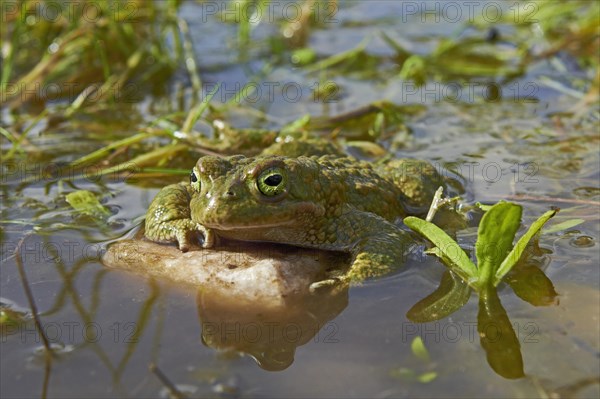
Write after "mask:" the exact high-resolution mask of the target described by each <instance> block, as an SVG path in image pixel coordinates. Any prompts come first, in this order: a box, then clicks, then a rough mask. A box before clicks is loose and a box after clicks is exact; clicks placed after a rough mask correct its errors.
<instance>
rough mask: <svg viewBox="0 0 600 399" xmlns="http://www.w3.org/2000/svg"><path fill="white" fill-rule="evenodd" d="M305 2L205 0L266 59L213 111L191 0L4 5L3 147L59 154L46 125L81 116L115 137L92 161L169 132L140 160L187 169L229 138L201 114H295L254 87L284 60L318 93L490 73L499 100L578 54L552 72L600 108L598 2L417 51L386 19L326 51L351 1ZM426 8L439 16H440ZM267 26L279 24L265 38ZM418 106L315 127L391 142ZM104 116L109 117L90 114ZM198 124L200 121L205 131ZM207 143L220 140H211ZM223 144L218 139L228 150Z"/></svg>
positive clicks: (139, 149) (77, 124)
mask: <svg viewBox="0 0 600 399" xmlns="http://www.w3.org/2000/svg"><path fill="white" fill-rule="evenodd" d="M215 4H216V3H215ZM224 4H225V3H224ZM298 4H299V6H298V17H297V18H293V19H292V18H284V17H283V16H282V15H280V14H276V13H273V12H272V10H273V7H275V5H274V4H270V2H269V1H268V0H261V1H257V2H254V1H249V0H236V1H231V2H229V3H227V7H226V8H218V9H216V10H213V9H212V8H209V6H206V8H205V9H203V12H204V13H203V14H201V15H199V17H200V18H201V20H202V21H203V22H206V21H208V20H209V19H210V20H211V21H215V23H218V22H219V21H220V22H221V23H222V24H225V25H228V24H233V26H235V29H236V30H237V32H238V34H237V43H230V44H229V45H230V46H232V47H233V48H234V49H236V50H237V51H238V53H237V60H234V62H241V63H244V62H249V60H252V59H254V60H258V59H260V60H261V62H262V64H263V65H262V67H261V70H260V72H258V74H256V75H254V76H252V77H251V78H250V80H249V81H248V83H247V84H246V85H244V86H241V87H239V88H238V89H237V92H231V91H230V92H229V94H228V97H229V98H228V99H227V100H226V101H224V102H223V101H222V100H223V96H222V95H221V96H220V97H221V101H213V102H212V103H211V105H210V107H209V108H207V110H206V112H205V113H204V114H203V115H200V114H198V113H194V112H193V108H194V106H196V105H197V104H198V103H199V102H200V101H201V99H202V97H204V96H205V95H206V94H208V92H210V91H211V89H210V88H211V87H215V85H214V84H212V85H206V84H205V85H203V83H202V82H203V79H202V75H203V71H202V68H200V67H199V62H198V60H202V59H203V57H205V55H204V54H197V53H195V52H194V44H193V43H192V41H191V40H192V35H191V32H190V28H189V26H188V23H187V22H186V21H185V19H183V18H182V16H181V15H180V14H179V13H178V12H179V9H180V7H181V4H180V2H178V1H175V0H172V1H159V2H153V1H149V2H148V1H139V0H136V1H130V0H128V1H125V0H118V1H116V0H115V1H107V2H104V1H78V2H60V1H59V2H56V1H52V2H44V1H37V0H36V1H32V0H25V1H22V2H14V3H11V2H8V3H7V4H5V5H3V7H2V18H3V21H6V22H7V23H3V24H2V27H1V29H2V32H1V33H2V34H1V36H2V61H3V62H2V74H1V80H0V93H1V96H0V102H1V103H2V104H3V108H5V109H6V110H7V111H9V112H8V113H5V114H4V115H3V118H2V120H3V123H2V126H1V127H0V132H1V133H2V136H3V140H8V141H9V142H10V143H11V146H7V145H6V142H4V144H3V146H2V151H3V159H4V160H8V159H11V158H15V157H16V158H18V159H20V158H23V157H31V156H34V157H36V158H40V159H45V160H48V156H47V155H46V156H43V155H42V154H40V151H42V150H43V149H42V148H40V147H39V144H37V143H36V141H37V140H36V139H35V135H34V133H35V132H37V131H39V129H40V128H42V129H44V127H43V125H44V124H45V125H46V128H45V129H46V130H49V131H50V132H53V131H60V130H67V131H66V132H65V133H64V135H69V131H68V130H69V129H64V124H65V123H66V122H67V121H68V122H69V123H70V124H71V125H72V126H73V129H74V130H77V129H81V128H83V124H85V129H86V130H87V131H89V134H88V135H87V137H86V138H87V139H88V140H89V139H92V140H93V141H95V142H96V143H97V144H96V145H95V146H103V145H105V146H106V147H105V149H104V151H103V152H102V153H96V156H95V157H92V158H89V157H87V158H86V157H85V156H84V155H85V153H81V152H79V153H78V154H72V156H78V157H82V156H83V158H80V160H78V161H75V162H73V163H72V164H71V166H72V167H75V168H78V167H80V166H82V165H83V164H84V162H82V161H81V159H84V160H86V161H90V162H85V164H86V165H88V166H89V165H90V164H93V165H99V167H100V168H111V167H112V168H114V167H115V165H116V163H118V162H121V161H124V160H130V156H125V157H120V156H118V155H119V154H125V153H126V154H129V155H130V154H131V153H132V151H133V153H134V154H135V153H138V154H139V153H144V154H146V153H148V152H149V151H152V149H153V148H155V147H156V146H157V145H159V146H161V147H163V146H164V144H165V143H166V142H167V141H166V140H169V141H170V145H169V146H167V147H166V148H162V149H161V150H160V151H159V152H157V153H156V154H155V155H156V156H152V155H147V156H145V157H144V160H143V165H138V166H139V167H141V166H147V167H152V168H154V169H153V170H154V171H155V173H157V172H160V173H167V174H169V173H173V171H170V170H169V169H168V168H164V166H165V165H164V159H165V158H166V157H168V156H170V155H175V154H177V153H181V151H182V150H183V149H182V148H181V147H179V146H178V144H186V145H189V144H191V145H192V146H193V147H194V148H195V150H196V151H202V148H203V144H206V141H205V140H204V139H203V135H205V134H210V133H211V132H210V131H211V130H212V131H213V132H212V134H214V135H215V138H217V139H218V136H217V131H216V130H217V129H216V127H212V128H208V129H207V126H203V125H202V124H200V125H198V126H196V122H197V121H198V120H202V121H206V122H208V126H211V123H212V122H213V121H215V120H220V119H221V120H222V119H224V118H225V123H227V122H228V121H227V118H228V115H231V113H232V112H234V111H235V110H234V109H232V108H237V109H238V110H237V111H235V112H237V113H239V112H242V114H244V115H246V116H247V117H248V118H250V119H256V118H258V119H257V121H260V120H263V121H267V122H268V123H269V127H273V128H275V129H281V128H282V127H283V126H284V125H285V124H286V123H287V122H291V121H290V120H288V121H274V119H273V116H272V115H269V114H263V111H262V110H261V109H257V108H256V106H255V105H254V103H253V102H252V101H251V99H252V98H254V97H253V95H256V89H257V85H259V84H260V82H261V79H264V78H265V76H266V75H267V74H268V73H269V71H270V70H272V69H273V68H278V67H281V66H294V65H299V66H300V69H299V71H300V72H301V73H304V74H306V76H316V75H318V79H319V81H320V82H321V84H318V85H316V86H315V87H312V90H313V94H312V96H313V98H314V99H315V100H317V101H321V102H323V103H324V104H327V103H330V102H331V101H332V100H335V99H336V98H338V97H339V96H340V95H343V90H344V88H343V86H342V85H340V84H338V83H336V81H337V80H338V79H339V78H341V77H343V76H348V75H351V76H352V77H353V78H354V79H372V78H376V79H377V80H382V79H383V80H384V81H394V80H397V79H400V80H403V81H407V82H411V81H413V82H414V83H415V84H416V85H423V84H426V83H427V82H431V81H438V82H458V83H459V84H461V82H463V83H464V82H480V83H481V84H482V86H481V87H482V88H483V89H484V91H485V93H483V94H484V99H491V98H493V99H494V101H496V100H497V99H499V98H501V97H502V93H503V91H507V90H510V84H511V82H512V81H514V80H515V79H516V78H518V77H519V76H523V75H524V74H526V73H527V71H528V69H529V68H530V67H531V66H533V65H534V64H535V63H536V62H539V61H541V60H549V61H551V62H553V63H564V66H563V67H562V68H572V66H570V63H572V62H575V63H576V64H577V65H576V66H575V68H576V69H577V70H578V71H580V72H578V73H576V74H574V76H577V77H576V78H575V77H574V78H572V79H569V80H564V81H562V82H556V81H546V82H544V83H545V84H548V85H553V87H555V88H556V89H557V90H562V91H564V92H565V93H568V94H569V95H571V96H574V97H576V100H577V101H578V102H577V104H576V105H575V106H574V107H573V108H572V109H571V110H569V112H571V113H573V114H575V115H578V116H579V117H584V116H586V115H590V113H591V114H592V115H593V117H594V118H597V117H598V115H597V113H598V112H597V110H596V109H594V108H591V107H590V106H591V105H593V104H596V103H597V101H598V87H599V85H600V80H599V79H600V78H599V76H600V75H599V69H598V58H597V51H596V50H597V48H598V46H599V45H600V32H599V29H600V28H599V27H598V24H597V17H598V15H599V7H600V6H599V5H598V3H597V2H589V1H582V2H579V1H573V2H559V1H556V2H544V1H540V2H525V3H523V4H521V5H518V4H517V3H515V4H514V5H511V6H510V7H508V9H506V10H505V12H504V13H503V14H502V18H494V19H492V18H481V17H479V18H473V19H472V20H469V21H467V22H466V23H464V24H463V29H462V31H461V32H460V33H458V34H456V35H455V36H454V37H449V38H443V39H440V40H438V41H437V44H436V45H435V47H434V48H433V49H432V50H431V51H430V52H429V53H427V54H423V53H422V52H419V53H416V52H415V51H414V50H412V51H411V50H410V49H407V48H406V46H405V45H402V44H401V43H400V42H399V41H398V38H396V37H394V35H393V34H392V33H389V32H388V31H386V30H384V29H382V30H381V31H379V32H377V31H375V33H374V34H369V35H367V36H366V37H365V38H364V39H363V40H362V41H361V43H359V44H358V45H357V46H356V47H355V48H353V49H349V50H347V51H343V52H340V53H337V54H333V55H325V56H320V55H317V53H316V52H315V51H314V50H313V49H312V48H311V47H310V45H309V42H308V37H309V36H310V33H311V31H312V30H315V29H324V28H325V29H326V28H328V27H329V26H331V25H333V22H334V21H338V19H336V18H334V17H335V16H336V15H337V14H336V12H337V11H339V10H340V9H343V7H344V5H343V4H338V2H337V1H334V0H327V1H325V0H321V1H317V0H304V1H301V2H299V3H298ZM212 5H213V6H214V4H212ZM286 15H287V14H286ZM277 16H279V17H277ZM416 17H418V14H417V15H416ZM422 18H425V19H424V20H425V21H426V18H428V16H427V17H422ZM260 27H264V28H265V29H268V32H270V34H269V35H268V36H267V37H266V38H262V37H261V38H260V39H258V40H257V39H256V38H255V36H256V32H257V31H259V30H260V29H259V28H260ZM532 32H533V34H532ZM263 35H264V34H263ZM375 39H379V40H382V41H383V43H385V45H386V46H387V47H388V51H387V52H386V53H387V54H386V55H378V54H374V53H372V52H370V51H369V50H368V49H369V47H368V45H369V44H370V43H371V42H372V41H374V40H375ZM209 57H210V55H209ZM565 57H569V59H568V60H566V58H565ZM180 72H184V73H185V74H186V75H187V77H185V78H184V80H185V81H186V83H185V85H183V86H182V85H181V84H180V83H179V82H180V81H181V78H177V79H176V81H175V85H173V83H174V80H173V78H174V77H175V76H176V75H177V74H179V73H180ZM177 76H179V75H177ZM165 94H166V95H167V97H168V98H170V100H169V101H168V103H167V104H166V107H165V103H164V101H155V100H151V101H152V102H151V104H152V105H151V112H152V114H153V117H152V118H150V119H148V118H147V117H144V116H141V115H140V116H138V118H133V117H134V116H135V115H136V114H137V113H138V112H139V111H136V110H135V108H134V109H131V107H132V106H133V107H135V106H136V105H137V104H139V105H142V104H143V103H144V100H145V99H147V98H150V99H152V98H153V97H154V98H159V97H160V96H164V95H165ZM529 94H533V92H530V91H529V90H524V91H523V93H519V96H524V98H526V97H527V96H528V95H529ZM259 105H260V104H259ZM392 105H393V104H392ZM127 110H130V111H127ZM412 112H413V110H411V109H410V108H406V107H404V106H398V105H396V106H395V108H394V107H392V108H390V107H388V108H387V109H379V110H378V109H377V108H374V109H373V110H372V111H371V113H370V115H372V116H373V118H364V116H365V115H368V113H367V114H365V113H362V112H357V113H353V112H351V113H349V115H348V117H347V118H346V119H345V121H346V122H348V125H352V126H354V129H352V128H348V127H344V125H342V124H340V121H338V120H337V119H339V117H337V118H336V117H331V118H330V119H331V120H330V121H328V120H327V118H322V117H321V118H314V119H313V120H311V121H310V122H309V123H308V124H307V125H306V126H305V128H306V129H307V130H311V131H313V132H317V131H319V132H321V134H325V135H333V136H334V137H338V138H342V137H344V136H346V137H349V138H358V139H361V140H365V139H366V140H368V141H381V140H387V138H388V137H389V136H390V134H392V133H394V134H397V132H398V131H402V130H405V129H406V127H405V125H404V123H405V119H406V117H407V116H410V115H411V114H412ZM127 113H130V115H127ZM9 115H10V116H9ZM114 115H121V116H120V118H124V119H125V120H127V119H130V121H129V122H130V123H126V124H123V123H119V124H117V125H116V126H115V128H116V129H112V130H107V129H106V128H105V127H104V126H102V124H103V123H109V124H114V123H115V120H113V119H114V118H112V117H113V116H114ZM190 115H193V117H192V118H190ZM7 118H8V119H7ZM90 118H91V120H92V121H97V123H99V124H100V126H98V125H96V123H90V122H89V121H90ZM131 118H133V119H131ZM136 119H137V120H136ZM140 119H141V120H140ZM144 119H146V120H145V121H144ZM9 120H11V122H8V121H9ZM122 122H123V121H122ZM184 124H185V129H182V127H184ZM263 124H264V122H263ZM39 125H42V126H39ZM61 127H62V129H61ZM198 127H200V128H201V129H200V131H197V130H196V129H197V128H198ZM132 129H133V130H134V131H132ZM356 131H359V133H358V136H356V134H357V133H356ZM180 132H183V133H184V134H180ZM365 132H367V133H368V134H366V135H365ZM134 133H135V134H134ZM160 137H162V139H160V140H157V138H160ZM403 137H404V136H403ZM119 138H121V140H118V141H117V139H119ZM225 144H228V143H225ZM392 144H393V145H396V144H394V143H392ZM92 146H94V145H92ZM86 147H87V146H86ZM204 147H205V150H206V151H215V149H213V148H210V146H208V145H207V146H204ZM222 147H223V146H221V147H219V146H216V151H219V148H222ZM194 148H192V150H194ZM44 149H45V148H44ZM187 150H189V149H187ZM187 150H184V151H187ZM92 161H93V162H92ZM163 168H164V169H163ZM66 178H69V176H67V177H66Z"/></svg>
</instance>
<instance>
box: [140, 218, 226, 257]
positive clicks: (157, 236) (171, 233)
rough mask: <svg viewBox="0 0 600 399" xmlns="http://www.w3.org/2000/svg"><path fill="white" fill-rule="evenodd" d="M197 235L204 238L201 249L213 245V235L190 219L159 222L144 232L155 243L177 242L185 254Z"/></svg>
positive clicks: (210, 231)
mask: <svg viewBox="0 0 600 399" xmlns="http://www.w3.org/2000/svg"><path fill="white" fill-rule="evenodd" d="M198 235H202V236H203V237H204V241H203V243H202V247H203V248H212V247H213V246H214V245H215V234H214V233H213V231H212V230H210V229H207V228H206V227H204V226H203V225H201V224H200V223H196V222H194V221H192V220H190V219H177V220H169V221H165V222H160V223H158V224H156V225H154V226H153V229H152V230H147V231H146V237H147V238H149V239H150V240H152V241H156V242H177V243H178V245H179V249H180V250H181V252H187V251H188V250H189V249H190V247H191V245H192V244H193V243H194V242H196V241H197V239H198Z"/></svg>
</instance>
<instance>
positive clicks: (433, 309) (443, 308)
mask: <svg viewBox="0 0 600 399" xmlns="http://www.w3.org/2000/svg"><path fill="white" fill-rule="evenodd" d="M470 296H471V287H469V285H468V284H467V283H465V282H464V281H463V280H462V279H461V278H460V277H458V276H456V275H455V274H454V273H451V272H450V271H449V270H446V272H444V275H443V276H442V280H441V281H440V285H439V286H438V288H437V289H436V290H435V291H434V292H433V293H431V294H430V295H429V296H427V297H425V298H423V299H421V300H420V301H419V302H417V303H416V304H415V305H414V306H413V307H412V308H410V310H409V311H408V312H407V313H406V317H407V318H408V319H409V320H410V321H413V322H415V323H426V322H430V321H435V320H440V319H443V318H444V317H446V316H448V315H450V314H452V313H454V312H456V311H457V310H458V309H460V308H462V307H463V306H464V305H465V304H466V303H467V302H468V300H469V297H470Z"/></svg>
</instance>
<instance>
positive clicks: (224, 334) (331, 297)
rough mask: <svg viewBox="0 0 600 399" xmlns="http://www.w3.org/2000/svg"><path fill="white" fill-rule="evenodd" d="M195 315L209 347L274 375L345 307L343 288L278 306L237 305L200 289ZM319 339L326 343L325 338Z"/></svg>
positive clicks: (216, 294) (287, 365)
mask: <svg viewBox="0 0 600 399" xmlns="http://www.w3.org/2000/svg"><path fill="white" fill-rule="evenodd" d="M197 304H198V315H199V317H200V322H201V325H202V342H203V343H204V344H205V345H206V346H208V347H210V348H213V349H220V350H228V351H236V352H242V353H245V354H248V355H250V356H252V358H254V360H255V361H256V363H257V364H258V365H259V366H260V367H261V368H263V369H265V370H269V371H279V370H284V369H286V368H288V367H289V366H290V365H291V364H292V362H293V361H294V354H295V352H296V348H297V347H299V346H301V345H304V344H306V343H307V342H309V341H310V340H311V339H312V338H313V337H315V336H316V335H317V333H318V332H319V331H320V330H321V329H323V331H324V332H328V331H329V330H330V329H331V327H332V325H329V324H328V321H330V320H331V319H333V318H334V317H336V316H337V315H338V314H339V313H340V312H341V311H342V310H344V308H345V307H346V306H347V305H348V287H347V286H345V287H343V288H339V289H333V290H330V291H327V292H317V293H315V294H312V295H311V294H307V295H304V296H299V297H295V298H290V300H288V301H287V302H286V304H285V306H284V307H279V308H261V307H260V305H259V306H257V305H256V304H247V305H244V306H240V305H239V303H234V302H233V301H231V300H230V299H229V298H227V296H226V293H223V292H214V291H213V292H209V291H206V290H200V291H199V292H198V296H197ZM324 339H327V337H326V336H325V338H324Z"/></svg>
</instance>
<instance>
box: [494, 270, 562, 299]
mask: <svg viewBox="0 0 600 399" xmlns="http://www.w3.org/2000/svg"><path fill="white" fill-rule="evenodd" d="M504 281H505V282H506V283H507V284H508V285H510V287H511V288H512V289H513V291H514V292H515V294H517V296H518V297H519V298H521V299H522V300H524V301H525V302H528V303H530V304H532V305H533V306H549V305H554V304H556V303H557V300H558V298H557V297H558V293H557V292H556V291H555V290H554V285H553V284H552V281H550V279H549V278H548V277H547V276H546V275H545V274H544V272H543V271H542V270H541V269H540V268H539V267H537V266H533V265H523V266H521V265H517V267H515V268H513V269H512V270H511V271H510V273H508V275H507V276H506V278H505V279H504Z"/></svg>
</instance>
